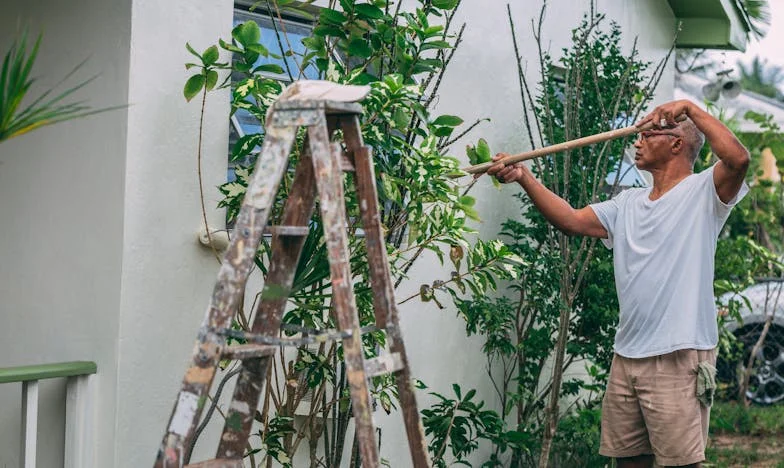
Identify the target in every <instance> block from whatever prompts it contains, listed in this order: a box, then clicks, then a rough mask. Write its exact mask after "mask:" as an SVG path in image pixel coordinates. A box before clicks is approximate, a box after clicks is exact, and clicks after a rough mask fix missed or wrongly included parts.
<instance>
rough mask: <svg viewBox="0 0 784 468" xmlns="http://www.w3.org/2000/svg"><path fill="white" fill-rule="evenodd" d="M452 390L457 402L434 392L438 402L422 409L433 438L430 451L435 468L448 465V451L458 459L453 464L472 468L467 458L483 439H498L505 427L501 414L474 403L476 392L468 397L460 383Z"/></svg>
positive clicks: (428, 432) (424, 420)
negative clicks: (446, 455)
mask: <svg viewBox="0 0 784 468" xmlns="http://www.w3.org/2000/svg"><path fill="white" fill-rule="evenodd" d="M452 390H453V391H454V394H455V398H454V399H452V398H447V397H445V396H443V395H441V394H439V393H436V392H431V393H430V394H431V395H433V396H435V397H436V398H438V403H436V404H435V405H433V407H431V408H430V409H426V410H422V416H423V417H424V418H423V424H424V426H425V434H427V435H432V439H431V441H430V446H429V449H430V452H431V453H432V454H433V465H434V466H437V467H439V468H441V467H446V466H448V465H447V462H446V461H445V460H444V455H445V452H446V449H447V448H449V449H450V452H451V455H452V457H453V458H454V459H455V460H456V462H455V463H454V464H456V465H465V466H471V465H470V464H469V463H468V462H466V461H465V460H464V458H465V456H466V455H468V454H470V453H471V452H473V451H474V450H476V449H477V448H478V446H479V440H480V439H486V440H491V441H493V440H498V439H499V437H500V432H501V430H502V427H503V421H501V418H500V417H499V415H498V413H496V412H495V411H491V410H485V409H482V408H483V407H484V402H476V401H474V397H475V396H476V390H469V391H468V392H466V394H465V396H463V394H462V389H461V388H460V386H459V385H458V384H453V385H452ZM486 466H487V464H486ZM489 466H493V465H489Z"/></svg>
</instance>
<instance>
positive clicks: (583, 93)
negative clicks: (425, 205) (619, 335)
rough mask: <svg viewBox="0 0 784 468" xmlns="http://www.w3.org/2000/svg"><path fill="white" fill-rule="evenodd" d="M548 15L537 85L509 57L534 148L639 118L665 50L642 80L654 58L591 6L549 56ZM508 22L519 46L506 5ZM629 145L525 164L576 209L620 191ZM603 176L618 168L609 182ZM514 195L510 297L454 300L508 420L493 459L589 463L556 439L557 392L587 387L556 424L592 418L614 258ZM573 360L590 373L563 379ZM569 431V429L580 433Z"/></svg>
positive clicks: (605, 361) (604, 352) (573, 393)
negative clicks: (515, 270) (517, 259)
mask: <svg viewBox="0 0 784 468" xmlns="http://www.w3.org/2000/svg"><path fill="white" fill-rule="evenodd" d="M544 12H545V9H544V8H543V9H542V12H541V14H540V17H539V23H538V28H536V29H535V30H534V38H535V40H536V42H537V44H538V46H539V50H540V69H541V74H540V75H539V76H538V77H537V78H536V80H537V81H538V86H537V87H536V88H535V89H536V92H535V93H534V92H532V89H531V87H530V86H529V82H530V79H529V77H528V76H527V75H526V73H524V71H523V69H524V67H523V66H522V64H520V63H519V53H518V57H517V60H518V65H519V67H518V72H519V79H520V92H521V101H522V109H521V110H522V113H523V116H524V117H525V122H526V127H527V130H528V132H529V135H530V145H531V146H532V147H536V146H544V145H547V144H552V143H555V142H561V141H566V140H570V139H573V138H576V137H578V136H582V135H589V134H594V133H599V132H603V131H607V130H610V129H612V128H617V127H623V126H626V125H629V124H631V123H633V122H635V121H636V120H637V119H638V116H639V115H640V113H641V112H642V110H643V109H644V108H645V106H646V105H647V103H648V102H649V101H650V98H651V96H652V92H653V89H655V87H656V83H657V82H658V79H659V78H660V76H661V73H662V70H663V69H664V63H665V62H666V61H667V59H668V58H669V55H668V56H667V57H666V58H665V59H664V60H662V61H661V62H660V63H659V64H658V65H657V66H656V67H655V68H654V69H653V71H652V73H650V75H649V76H648V77H646V71H647V70H648V69H649V67H650V63H648V62H645V61H643V60H641V59H640V57H639V56H638V51H637V49H636V45H635V46H634V47H632V49H631V51H629V52H626V53H625V52H623V51H622V50H621V47H620V38H621V30H620V28H619V26H618V25H617V24H611V25H610V26H609V27H606V26H605V18H604V16H603V15H601V14H599V13H596V12H595V11H594V10H593V9H592V10H591V11H590V12H589V13H588V14H586V15H585V18H584V20H583V22H582V23H581V24H580V25H579V26H578V27H577V28H576V29H574V30H573V31H572V43H571V44H570V46H569V47H567V48H565V49H564V50H563V52H562V54H561V58H560V59H559V60H556V59H554V58H553V57H552V56H550V54H549V53H547V52H544V50H543V49H544V44H546V42H547V40H546V39H545V38H543V37H542V33H541V25H542V19H543V16H544ZM510 23H512V33H513V41H514V46H515V49H516V50H517V37H516V34H515V30H514V23H513V22H512V21H511V14H510ZM535 26H536V25H535ZM605 28H606V29H605ZM562 70H565V73H564V72H562ZM630 143H631V141H630V140H629V139H625V140H615V141H611V142H607V143H605V144H600V145H596V146H593V147H586V148H581V149H577V150H573V151H568V152H564V153H559V154H556V155H553V156H551V157H548V158H543V159H541V160H535V161H534V163H533V170H534V173H535V174H536V175H537V176H538V177H539V179H540V180H541V181H542V183H543V184H545V185H546V186H547V187H548V188H549V189H550V190H552V191H553V192H555V193H556V194H558V195H559V196H561V197H562V198H564V199H565V200H567V201H568V202H569V203H570V204H571V205H572V206H575V207H582V206H585V205H587V204H589V203H593V202H596V201H600V200H604V199H606V198H608V197H609V196H610V195H611V194H613V193H615V192H616V191H617V190H619V186H618V185H619V180H620V175H621V174H620V172H621V171H620V170H618V168H619V167H620V163H621V161H622V159H623V155H624V151H625V149H626V148H627V147H628V145H629V144H630ZM610 173H614V174H615V176H614V177H613V178H609V180H608V174H610ZM518 199H519V201H520V205H521V211H522V217H523V219H522V220H518V219H510V220H507V221H506V222H505V223H504V224H503V231H502V233H501V235H502V236H503V237H504V239H505V241H506V242H507V243H508V244H509V245H510V247H511V248H512V249H513V251H514V252H516V253H518V254H519V255H520V256H521V257H522V258H524V259H526V261H527V262H529V264H530V265H529V266H528V267H526V268H525V270H524V271H522V272H521V273H520V279H519V280H518V281H517V282H515V283H514V284H512V285H510V287H509V288H508V297H501V298H496V299H493V298H476V297H475V298H473V299H472V300H466V301H459V307H460V312H461V314H462V315H463V317H464V318H465V320H466V331H467V332H468V333H469V334H474V333H476V334H481V335H482V336H484V337H485V339H486V342H485V347H484V350H485V353H486V354H487V358H488V364H489V366H488V367H489V369H490V370H489V377H490V378H491V379H492V380H493V383H494V384H495V386H496V391H497V395H498V398H499V399H500V403H501V407H502V408H503V409H504V414H503V417H504V420H505V421H509V426H510V427H507V428H505V432H503V433H502V434H503V442H502V443H497V445H496V447H497V450H496V454H495V457H496V459H498V458H499V456H500V454H501V453H502V452H503V451H504V450H505V449H506V448H507V447H510V448H511V451H512V455H511V461H510V463H511V465H510V466H512V467H520V466H535V465H538V466H540V467H546V466H549V464H550V463H551V462H553V461H554V460H551V456H550V454H551V452H553V450H552V449H553V447H554V446H557V447H558V448H559V450H557V452H558V453H557V454H555V455H553V456H554V457H556V460H557V461H558V462H559V463H567V462H568V463H570V465H569V466H594V465H595V463H596V462H597V460H595V459H592V458H575V456H576V455H577V454H579V455H580V456H583V455H585V453H580V447H581V444H580V443H581V442H582V440H580V441H578V440H576V439H571V440H565V439H559V438H558V434H557V429H558V428H559V427H562V428H563V427H564V426H562V425H560V424H559V420H561V418H562V416H563V415H565V414H570V413H571V410H572V409H573V408H574V407H570V408H568V409H563V407H562V406H561V403H562V401H563V400H564V399H565V398H575V397H577V396H578V393H582V394H583V395H586V396H585V398H583V399H582V402H578V403H576V408H577V409H578V412H577V413H578V414H579V415H580V416H578V417H576V418H567V419H568V421H563V422H564V423H565V424H566V423H569V424H572V426H571V427H572V428H574V427H576V426H575V425H576V424H578V423H579V424H580V425H582V424H585V423H586V422H587V421H590V420H595V419H596V418H595V414H596V405H597V404H598V401H599V399H600V398H601V395H602V391H601V384H602V382H603V381H604V380H605V379H606V376H607V373H608V371H609V365H610V360H611V357H612V342H613V337H614V326H615V324H616V322H617V313H618V304H617V296H616V292H615V288H614V278H613V270H612V259H611V255H610V253H609V251H607V250H606V249H604V248H603V247H601V246H599V245H598V240H597V239H590V238H586V237H570V236H568V235H566V234H564V233H561V232H559V231H557V230H555V229H554V228H553V227H552V226H551V225H550V224H549V223H548V222H547V221H546V220H545V219H544V217H543V216H542V215H541V214H540V213H539V211H538V210H537V209H536V208H535V207H534V206H533V205H532V203H531V202H530V200H529V199H528V198H527V196H526V195H524V194H520V195H519V196H518ZM578 365H583V366H584V367H585V368H586V370H587V372H588V377H587V378H568V377H566V376H567V375H568V373H567V371H568V370H570V369H574V368H575V367H577V366H578ZM578 401H579V399H578ZM581 418H582V419H581ZM568 433H569V434H570V435H572V436H574V435H575V434H576V433H577V431H574V430H572V431H568ZM578 442H580V443H578ZM587 456H588V457H595V456H596V455H595V453H594V454H589V455H587ZM570 457H571V458H570Z"/></svg>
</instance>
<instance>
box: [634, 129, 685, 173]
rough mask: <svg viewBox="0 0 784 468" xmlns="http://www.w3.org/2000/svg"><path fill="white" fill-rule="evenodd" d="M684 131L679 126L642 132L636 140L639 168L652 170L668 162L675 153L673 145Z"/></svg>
mask: <svg viewBox="0 0 784 468" xmlns="http://www.w3.org/2000/svg"><path fill="white" fill-rule="evenodd" d="M678 138H681V139H682V138H683V133H682V132H681V131H680V129H679V128H678V127H675V128H670V129H662V130H650V131H645V132H640V134H639V135H638V137H637V140H636V141H635V142H634V148H635V150H636V151H635V153H634V162H635V164H636V165H637V168H639V169H644V170H650V169H653V168H656V167H657V166H658V165H660V164H661V163H664V162H666V161H667V160H668V159H669V158H670V157H672V154H673V145H674V144H675V143H676V141H677V139H678Z"/></svg>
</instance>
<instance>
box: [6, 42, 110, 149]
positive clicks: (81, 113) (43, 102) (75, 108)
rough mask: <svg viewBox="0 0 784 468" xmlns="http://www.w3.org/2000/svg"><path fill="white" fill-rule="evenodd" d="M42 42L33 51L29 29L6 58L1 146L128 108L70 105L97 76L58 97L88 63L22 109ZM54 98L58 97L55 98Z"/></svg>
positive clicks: (37, 43) (13, 45)
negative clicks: (41, 130)
mask: <svg viewBox="0 0 784 468" xmlns="http://www.w3.org/2000/svg"><path fill="white" fill-rule="evenodd" d="M41 39H42V35H41V34H39V35H38V37H37V39H36V40H35V43H34V44H33V45H32V47H28V34H27V30H26V29H25V30H24V31H22V33H21V35H20V37H19V40H18V41H15V42H14V43H13V44H12V45H11V47H10V49H9V50H8V52H7V53H6V54H5V56H4V57H3V64H2V68H0V142H2V141H4V140H7V139H9V138H13V137H16V136H19V135H22V134H25V133H28V132H30V131H33V130H35V129H38V128H41V127H43V126H46V125H52V124H54V123H58V122H63V121H66V120H71V119H77V118H81V117H86V116H88V115H92V114H96V113H99V112H105V111H108V110H113V109H118V108H121V107H125V106H115V107H109V108H103V109H98V110H91V108H90V106H89V105H87V104H86V103H84V102H83V101H79V102H70V103H69V102H66V99H67V98H68V97H69V96H71V95H72V94H73V93H75V92H76V91H78V90H80V89H82V88H83V87H85V86H86V85H87V84H89V83H90V82H92V81H93V80H94V79H95V78H96V77H94V76H93V77H91V78H88V79H86V80H84V81H81V82H79V83H77V84H76V85H75V86H71V87H69V88H67V89H65V90H64V91H61V92H59V93H58V94H56V95H54V94H55V89H57V88H58V87H59V86H60V85H61V84H62V83H64V82H65V81H66V80H68V79H69V78H70V77H71V76H73V75H74V74H75V73H76V72H77V71H78V70H80V69H81V68H82V67H83V66H84V64H85V61H83V62H81V63H79V64H78V65H77V66H76V67H74V68H73V70H71V71H70V72H69V73H68V74H66V75H65V77H64V78H63V79H62V80H60V82H58V83H57V84H56V85H55V86H53V87H52V88H50V89H48V90H46V91H44V92H42V93H41V94H40V95H39V96H38V97H37V98H35V99H34V100H33V101H32V102H31V103H30V104H28V105H27V106H25V107H21V105H22V102H23V100H24V98H25V97H26V96H27V94H28V91H29V90H30V88H31V86H32V85H33V83H34V82H35V79H34V78H32V77H31V72H32V69H33V65H34V63H35V59H36V57H37V56H38V50H39V47H40V44H41ZM52 95H54V97H51V96H52Z"/></svg>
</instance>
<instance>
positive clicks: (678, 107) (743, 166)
mask: <svg viewBox="0 0 784 468" xmlns="http://www.w3.org/2000/svg"><path fill="white" fill-rule="evenodd" d="M683 113H685V114H686V115H687V116H688V117H689V118H690V119H691V120H692V122H694V125H696V126H697V128H698V129H699V130H700V131H701V132H702V133H703V134H705V139H706V140H707V141H708V144H710V146H711V148H712V149H713V153H714V154H715V155H716V157H718V158H719V162H718V163H717V164H716V167H715V169H714V170H713V183H714V184H715V185H716V193H717V194H718V195H719V199H721V201H723V202H724V203H729V202H730V201H731V200H732V199H733V198H735V195H737V194H738V191H740V188H741V186H742V185H743V180H744V179H745V178H746V172H747V171H748V169H749V151H748V150H747V149H746V147H744V146H743V144H742V143H741V142H740V141H738V138H737V137H736V136H735V134H734V133H732V131H731V130H730V129H729V128H727V126H726V125H724V124H723V123H721V121H720V120H719V119H717V118H715V117H713V116H712V115H710V114H709V113H707V112H705V111H704V110H702V109H700V108H699V107H698V106H697V105H696V104H694V103H693V102H691V101H689V100H685V99H684V100H680V101H673V102H668V103H666V104H662V105H661V106H659V107H657V108H656V109H654V110H653V112H651V113H650V114H648V116H647V117H645V118H644V119H642V120H641V121H640V122H638V123H637V126H641V125H644V124H645V123H647V122H653V124H654V125H655V126H657V127H661V126H664V125H662V124H664V123H666V124H667V125H676V122H675V117H676V116H678V115H680V114H683Z"/></svg>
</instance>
